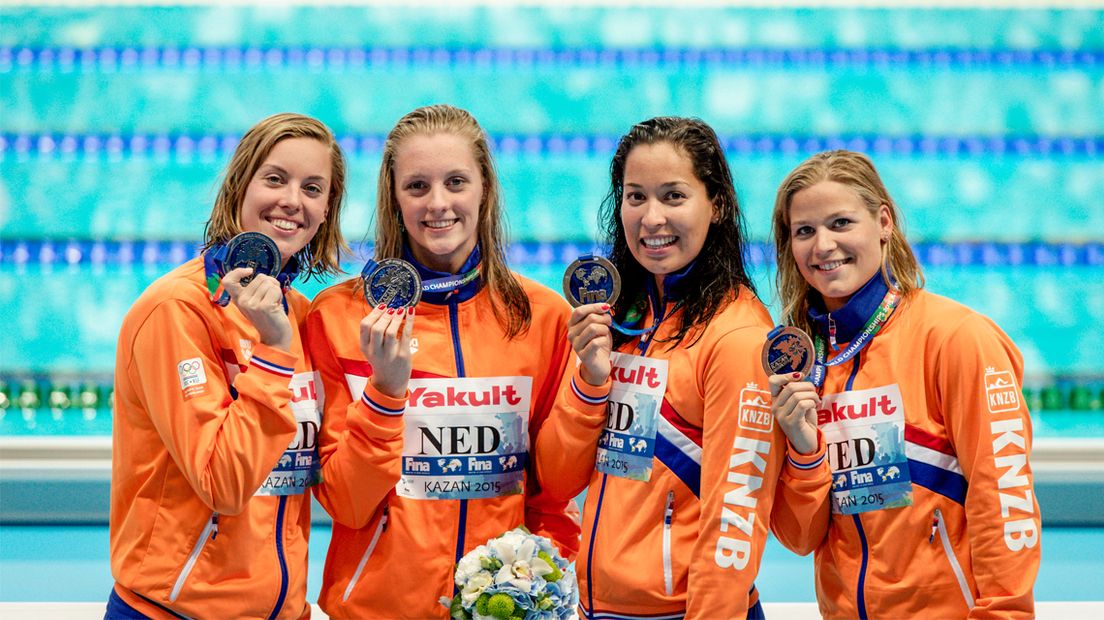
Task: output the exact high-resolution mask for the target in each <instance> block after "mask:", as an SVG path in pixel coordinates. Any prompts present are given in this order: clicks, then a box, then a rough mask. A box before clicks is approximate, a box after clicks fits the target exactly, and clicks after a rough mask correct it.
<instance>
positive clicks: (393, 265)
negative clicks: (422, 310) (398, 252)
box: [364, 258, 422, 308]
mask: <svg viewBox="0 0 1104 620" xmlns="http://www.w3.org/2000/svg"><path fill="white" fill-rule="evenodd" d="M364 272H367V273H366V274H365V275H364V299H366V300H367V301H368V304H369V305H370V306H372V307H373V308H375V307H376V306H378V305H380V304H383V305H384V306H386V307H388V308H413V307H414V306H416V305H418V302H419V301H420V300H421V299H422V278H421V276H419V275H418V270H417V269H415V268H414V265H411V264H410V263H408V262H406V261H404V260H402V259H401V258H385V259H383V260H381V261H379V262H375V261H369V262H368V264H367V265H365V267H364Z"/></svg>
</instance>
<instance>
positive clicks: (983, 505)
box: [770, 151, 1040, 618]
mask: <svg viewBox="0 0 1104 620" xmlns="http://www.w3.org/2000/svg"><path fill="white" fill-rule="evenodd" d="M773 229H774V237H775V244H776V257H777V263H778V288H779V292H780V297H781V301H782V307H783V317H784V320H785V321H786V322H787V323H790V324H792V325H795V326H797V327H800V328H801V329H802V330H804V331H806V332H808V333H810V334H811V335H812V344H813V351H812V352H811V353H812V354H813V355H814V356H815V358H816V364H815V366H814V369H813V371H812V373H811V374H810V375H809V376H801V375H800V373H793V374H786V375H775V376H773V377H771V380H770V383H771V395H772V406H771V409H772V414H773V415H774V418H775V420H777V421H778V423H779V425H780V426H782V427H783V429H784V430H785V431H786V434H787V436H789V437H790V441H791V445H792V447H793V448H794V449H795V451H796V452H797V453H798V454H802V455H807V456H812V457H814V458H815V457H817V456H818V455H819V456H820V457H825V456H826V458H825V459H824V460H825V461H826V462H827V463H828V466H829V469H830V472H831V475H830V477H829V476H825V475H823V473H817V472H816V471H815V470H812V469H810V470H809V471H806V472H800V471H797V470H792V469H788V473H787V474H786V475H783V477H782V485H781V487H780V489H779V501H778V503H777V504H776V507H777V510H776V511H775V514H774V518H773V519H772V529H773V530H774V532H775V534H776V535H777V537H778V539H779V540H780V541H781V542H782V543H783V544H784V545H786V546H787V547H788V548H790V549H792V550H794V551H796V552H797V553H800V554H807V553H809V552H810V551H815V552H816V580H817V584H816V590H817V599H818V602H819V604H820V612H821V614H822V615H824V616H825V617H832V618H836V617H856V616H857V617H863V618H865V617H885V618H889V617H902V618H904V617H918V616H932V617H941V618H943V617H946V618H950V617H959V618H962V617H966V616H967V615H969V616H971V617H973V616H975V615H976V616H979V617H980V616H987V617H988V616H993V617H1030V616H1031V615H1032V614H1033V611H1034V600H1033V596H1032V588H1033V585H1034V582H1035V575H1036V573H1037V572H1038V567H1039V548H1040V545H1039V535H1040V529H1039V523H1040V517H1039V507H1038V504H1037V502H1036V501H1035V496H1034V489H1033V483H1032V476H1031V467H1030V465H1029V464H1028V455H1029V454H1030V453H1031V418H1030V416H1029V415H1028V411H1027V408H1026V407H1025V406H1024V403H1023V400H1022V398H1021V397H1020V394H1019V386H1020V385H1022V380H1023V357H1022V356H1021V355H1020V352H1019V350H1018V349H1017V348H1016V346H1015V345H1014V344H1013V343H1012V341H1011V340H1010V339H1009V338H1008V336H1007V335H1006V334H1005V333H1004V332H1003V331H1001V329H1000V328H999V327H997V325H996V324H995V323H993V322H992V321H991V320H990V319H988V318H986V317H984V316H982V315H980V314H978V313H977V312H974V311H973V310H970V309H969V308H967V307H965V306H962V305H960V304H958V303H956V302H954V301H951V300H949V299H946V298H944V297H941V296H939V295H936V294H934V293H930V292H928V291H926V290H923V288H922V287H923V282H924V280H923V275H922V274H921V270H920V267H919V265H918V264H917V261H916V258H915V256H914V255H913V253H912V250H911V248H910V247H909V245H908V242H907V241H906V240H905V236H904V232H903V230H902V218H901V215H900V213H899V211H898V209H897V207H896V205H895V204H894V202H893V200H892V199H891V198H890V196H889V193H888V192H887V191H886V188H885V185H884V184H883V183H882V180H881V178H880V177H879V175H878V173H877V171H876V169H875V168H874V165H873V163H872V162H871V161H870V159H869V158H867V157H866V156H865V155H863V154H861V153H855V152H851V151H829V152H826V153H820V154H817V155H814V156H813V157H811V158H809V159H808V160H807V161H805V162H804V163H802V164H801V165H799V166H798V167H797V168H796V169H795V170H794V171H793V172H791V173H790V174H789V176H787V177H786V179H785V181H783V182H782V185H781V187H780V188H779V190H778V197H777V200H776V202H775V208H774V215H773Z"/></svg>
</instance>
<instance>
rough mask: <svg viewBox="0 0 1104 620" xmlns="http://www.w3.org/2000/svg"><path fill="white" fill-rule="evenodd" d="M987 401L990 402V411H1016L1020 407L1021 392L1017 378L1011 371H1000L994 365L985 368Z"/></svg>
mask: <svg viewBox="0 0 1104 620" xmlns="http://www.w3.org/2000/svg"><path fill="white" fill-rule="evenodd" d="M985 402H987V403H988V404H989V413H1002V412H1005V411H1015V410H1017V409H1019V408H1020V392H1019V390H1017V389H1016V378H1015V377H1013V376H1012V373H1011V372H1009V371H1007V370H1001V371H999V372H998V371H997V370H996V369H995V368H993V367H989V368H986V369H985Z"/></svg>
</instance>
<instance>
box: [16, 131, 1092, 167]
mask: <svg viewBox="0 0 1104 620" xmlns="http://www.w3.org/2000/svg"><path fill="white" fill-rule="evenodd" d="M385 138H386V136H385V135H384V134H381V133H346V134H342V135H340V136H338V137H337V140H338V143H339V144H340V145H341V148H342V149H344V150H345V152H346V153H348V154H349V155H351V156H358V157H360V156H368V157H376V156H379V154H380V153H381V152H382V150H383V143H384V140H385ZM488 138H489V139H490V141H491V148H492V149H493V150H494V151H495V153H496V155H499V156H510V157H545V156H575V157H600V158H606V157H608V156H610V155H611V154H612V153H613V152H614V150H615V149H616V147H617V142H618V140H619V139H620V136H619V135H616V134H604V133H576V134H565V133H493V134H490V135H489V136H488ZM240 139H241V136H240V135H239V134H236V133H217V134H214V133H212V134H208V133H131V134H121V133H59V132H11V131H7V132H3V131H0V162H4V161H7V160H9V159H11V160H14V161H16V162H21V161H26V160H28V159H31V158H47V159H52V158H60V159H62V160H65V159H74V160H76V159H78V158H87V157H107V158H108V159H120V158H128V157H129V158H141V157H152V158H154V159H175V160H186V161H192V160H194V159H199V160H201V161H212V162H214V161H215V160H218V159H221V158H225V157H228V156H229V155H230V153H232V152H233V150H234V148H235V147H236V146H237V144H238V141H239V140H240ZM719 139H720V141H721V144H722V145H723V147H724V149H725V152H726V153H727V154H728V155H729V156H730V157H743V156H782V157H796V156H801V155H808V154H812V153H819V152H821V151H827V150H833V149H849V150H852V151H861V152H864V153H871V154H874V155H878V156H882V157H886V156H891V157H937V156H938V157H959V158H976V157H982V156H984V157H1031V158H1050V159H1055V158H1058V159H1062V158H1074V159H1077V158H1080V159H1096V158H1099V157H1102V156H1104V136H1102V135H1039V134H1007V135H1004V134H999V135H993V134H962V135H949V134H877V133H845V134H836V135H815V134H801V133H793V134H791V133H747V134H723V135H721V136H719Z"/></svg>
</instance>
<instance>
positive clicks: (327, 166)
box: [241, 138, 332, 264]
mask: <svg viewBox="0 0 1104 620" xmlns="http://www.w3.org/2000/svg"><path fill="white" fill-rule="evenodd" d="M331 177H332V162H331V155H330V150H329V148H327V146H326V145H325V144H323V143H322V142H319V141H318V140H315V139H314V138H287V139H284V140H281V141H279V142H277V143H276V146H274V147H272V150H271V151H270V152H269V153H268V157H266V158H265V160H264V161H263V162H262V163H261V165H260V166H259V167H258V168H257V170H256V172H254V173H253V176H252V177H251V178H250V180H249V185H248V186H246V189H245V197H244V199H243V200H242V206H241V229H242V231H243V232H259V233H263V234H265V235H267V236H268V237H270V238H271V239H272V240H273V241H275V242H276V246H277V247H278V248H280V256H281V257H282V258H283V263H284V264H286V263H287V261H288V259H289V258H291V257H292V256H293V255H295V254H296V253H298V252H299V251H300V250H302V249H303V248H304V247H306V246H307V244H308V243H310V241H311V239H313V238H314V235H315V233H316V232H318V227H319V226H321V225H322V222H323V221H325V220H326V216H327V215H328V213H329V195H330V179H331Z"/></svg>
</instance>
